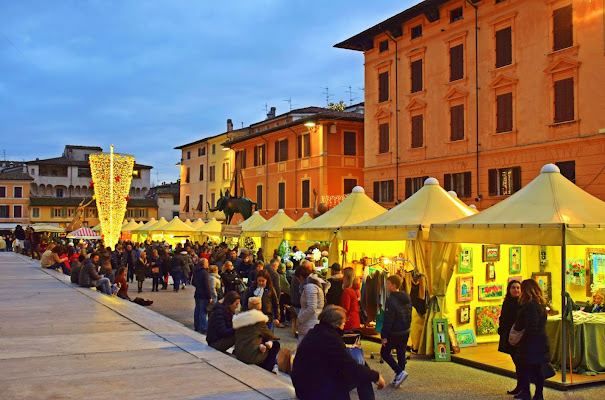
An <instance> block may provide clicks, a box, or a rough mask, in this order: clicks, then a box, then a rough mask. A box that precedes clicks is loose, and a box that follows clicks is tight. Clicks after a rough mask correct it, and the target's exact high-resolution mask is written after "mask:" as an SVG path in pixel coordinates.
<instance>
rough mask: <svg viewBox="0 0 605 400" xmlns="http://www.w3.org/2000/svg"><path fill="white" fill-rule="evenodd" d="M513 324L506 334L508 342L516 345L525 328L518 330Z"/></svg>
mask: <svg viewBox="0 0 605 400" xmlns="http://www.w3.org/2000/svg"><path fill="white" fill-rule="evenodd" d="M515 326H516V325H513V326H512V328H510V333H509V334H508V343H509V344H510V345H511V346H517V345H518V344H519V342H520V341H521V339H522V338H523V333H525V329H523V330H521V331H518V330H516V329H515Z"/></svg>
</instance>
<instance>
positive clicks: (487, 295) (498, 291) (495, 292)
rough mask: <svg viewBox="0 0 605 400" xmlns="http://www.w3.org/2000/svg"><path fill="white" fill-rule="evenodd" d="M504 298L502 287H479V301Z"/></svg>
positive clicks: (495, 285)
mask: <svg viewBox="0 0 605 400" xmlns="http://www.w3.org/2000/svg"><path fill="white" fill-rule="evenodd" d="M502 297H504V286H503V285H497V284H494V285H479V300H481V301H483V300H495V299H501V298H502Z"/></svg>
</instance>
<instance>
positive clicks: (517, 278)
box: [507, 276, 523, 285]
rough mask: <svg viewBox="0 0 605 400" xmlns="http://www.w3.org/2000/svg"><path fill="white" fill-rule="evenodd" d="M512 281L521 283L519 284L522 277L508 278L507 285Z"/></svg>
mask: <svg viewBox="0 0 605 400" xmlns="http://www.w3.org/2000/svg"><path fill="white" fill-rule="evenodd" d="M512 281H517V282H519V283H521V282H523V277H522V276H509V277H508V282H507V285H508V284H509V283H511V282H512Z"/></svg>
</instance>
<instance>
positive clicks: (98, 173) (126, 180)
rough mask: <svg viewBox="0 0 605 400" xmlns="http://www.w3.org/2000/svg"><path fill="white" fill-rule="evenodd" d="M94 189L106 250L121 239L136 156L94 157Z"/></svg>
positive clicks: (111, 154) (111, 155)
mask: <svg viewBox="0 0 605 400" xmlns="http://www.w3.org/2000/svg"><path fill="white" fill-rule="evenodd" d="M89 160H90V172H91V173H92V185H93V187H94V190H95V198H96V200H97V210H98V212H99V219H100V220H101V235H102V236H103V241H104V243H105V246H106V247H111V248H112V249H113V248H114V247H115V245H116V243H118V240H119V239H120V230H121V228H122V221H123V220H124V215H125V214H126V203H127V202H128V199H129V197H128V193H129V191H130V183H131V181H132V169H133V167H134V156H130V155H126V154H114V153H113V144H112V145H111V152H110V153H109V154H107V153H97V154H91V155H90V158H89Z"/></svg>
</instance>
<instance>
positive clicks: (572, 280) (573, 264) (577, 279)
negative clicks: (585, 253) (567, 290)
mask: <svg viewBox="0 0 605 400" xmlns="http://www.w3.org/2000/svg"><path fill="white" fill-rule="evenodd" d="M566 267H567V268H566V269H565V276H566V277H567V279H566V281H567V284H568V285H577V286H584V285H586V268H585V267H584V259H582V258H568V259H567V266H566Z"/></svg>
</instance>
